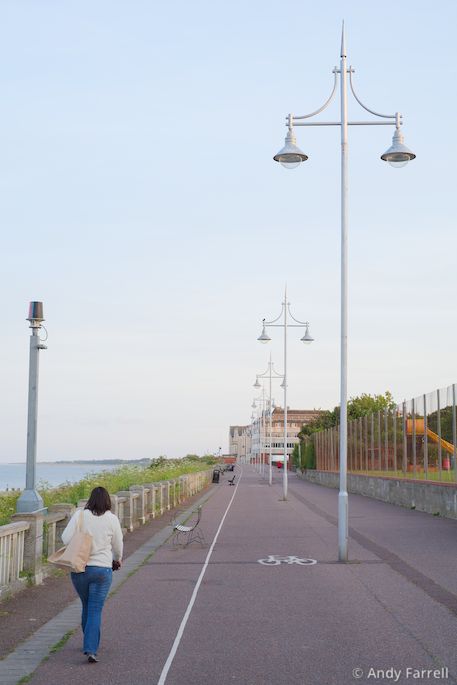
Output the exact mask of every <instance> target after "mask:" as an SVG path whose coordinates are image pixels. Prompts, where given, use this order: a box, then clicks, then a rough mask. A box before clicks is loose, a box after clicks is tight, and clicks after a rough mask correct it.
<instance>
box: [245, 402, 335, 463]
mask: <svg viewBox="0 0 457 685" xmlns="http://www.w3.org/2000/svg"><path fill="white" fill-rule="evenodd" d="M321 413H322V411H321V410H318V409H289V408H288V409H287V456H288V460H289V464H290V455H291V454H292V452H293V449H294V447H295V445H296V444H297V443H298V442H299V438H298V434H299V432H300V431H301V429H302V427H303V426H304V425H306V424H307V423H310V422H311V421H314V419H316V418H317V417H318V416H320V414H321ZM251 454H252V459H253V460H254V459H258V457H259V454H261V455H263V460H264V462H265V463H266V464H268V463H269V454H270V419H269V414H268V411H265V412H263V414H262V416H260V417H259V418H257V419H255V421H254V422H253V423H252V428H251ZM283 461H284V409H283V408H282V407H275V408H274V409H273V414H272V416H271V462H272V463H273V462H283Z"/></svg>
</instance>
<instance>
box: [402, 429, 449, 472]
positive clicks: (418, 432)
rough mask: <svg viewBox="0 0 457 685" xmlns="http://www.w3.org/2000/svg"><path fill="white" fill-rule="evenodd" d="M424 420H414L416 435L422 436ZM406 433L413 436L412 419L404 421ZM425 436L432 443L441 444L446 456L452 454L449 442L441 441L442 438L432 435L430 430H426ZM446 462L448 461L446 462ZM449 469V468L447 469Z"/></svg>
mask: <svg viewBox="0 0 457 685" xmlns="http://www.w3.org/2000/svg"><path fill="white" fill-rule="evenodd" d="M424 428H425V426H424V419H416V435H424ZM406 433H407V435H412V434H413V420H412V419H406ZM427 435H428V437H429V438H430V440H433V442H436V443H437V444H439V443H441V447H442V448H443V449H444V450H446V452H448V454H452V455H453V454H454V445H452V444H451V443H450V442H448V441H447V440H443V438H441V439H440V438H439V436H438V435H437V434H436V433H434V432H433V431H432V430H430V428H427ZM446 461H448V460H446ZM448 468H449V467H448Z"/></svg>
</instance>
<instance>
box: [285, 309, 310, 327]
mask: <svg viewBox="0 0 457 685" xmlns="http://www.w3.org/2000/svg"><path fill="white" fill-rule="evenodd" d="M287 309H288V311H289V314H290V318H291V319H293V320H294V321H295V322H296V323H298V324H300V326H309V322H308V321H299V320H298V319H296V318H295V316H294V315H293V314H292V312H291V311H290V305H287Z"/></svg>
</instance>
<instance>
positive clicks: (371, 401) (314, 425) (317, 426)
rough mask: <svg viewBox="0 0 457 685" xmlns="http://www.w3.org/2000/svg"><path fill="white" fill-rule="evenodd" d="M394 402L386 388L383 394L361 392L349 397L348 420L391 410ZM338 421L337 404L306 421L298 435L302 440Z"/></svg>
mask: <svg viewBox="0 0 457 685" xmlns="http://www.w3.org/2000/svg"><path fill="white" fill-rule="evenodd" d="M395 406H396V405H395V402H394V399H393V397H392V393H391V392H389V390H386V392H385V393H384V395H367V394H366V393H362V395H359V396H358V397H351V398H350V399H349V401H348V405H347V416H348V420H349V421H352V419H358V418H360V417H361V416H366V415H367V414H373V413H374V412H377V411H385V410H386V409H388V410H392V409H394V408H395ZM339 421H340V407H339V406H337V407H335V408H334V410H333V411H328V410H327V411H323V412H322V413H321V414H320V416H318V417H317V418H316V419H314V421H311V422H310V423H307V424H306V425H305V426H303V428H302V429H301V431H300V433H299V434H298V437H299V438H300V440H303V438H304V436H305V435H312V434H313V433H317V432H318V431H322V430H325V429H326V428H333V427H334V426H336V425H338V423H339Z"/></svg>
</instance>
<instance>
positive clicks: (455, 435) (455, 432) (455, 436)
mask: <svg viewBox="0 0 457 685" xmlns="http://www.w3.org/2000/svg"><path fill="white" fill-rule="evenodd" d="M452 444H453V445H454V454H453V458H454V464H453V466H454V479H455V480H457V428H456V416H455V383H453V385H452Z"/></svg>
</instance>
